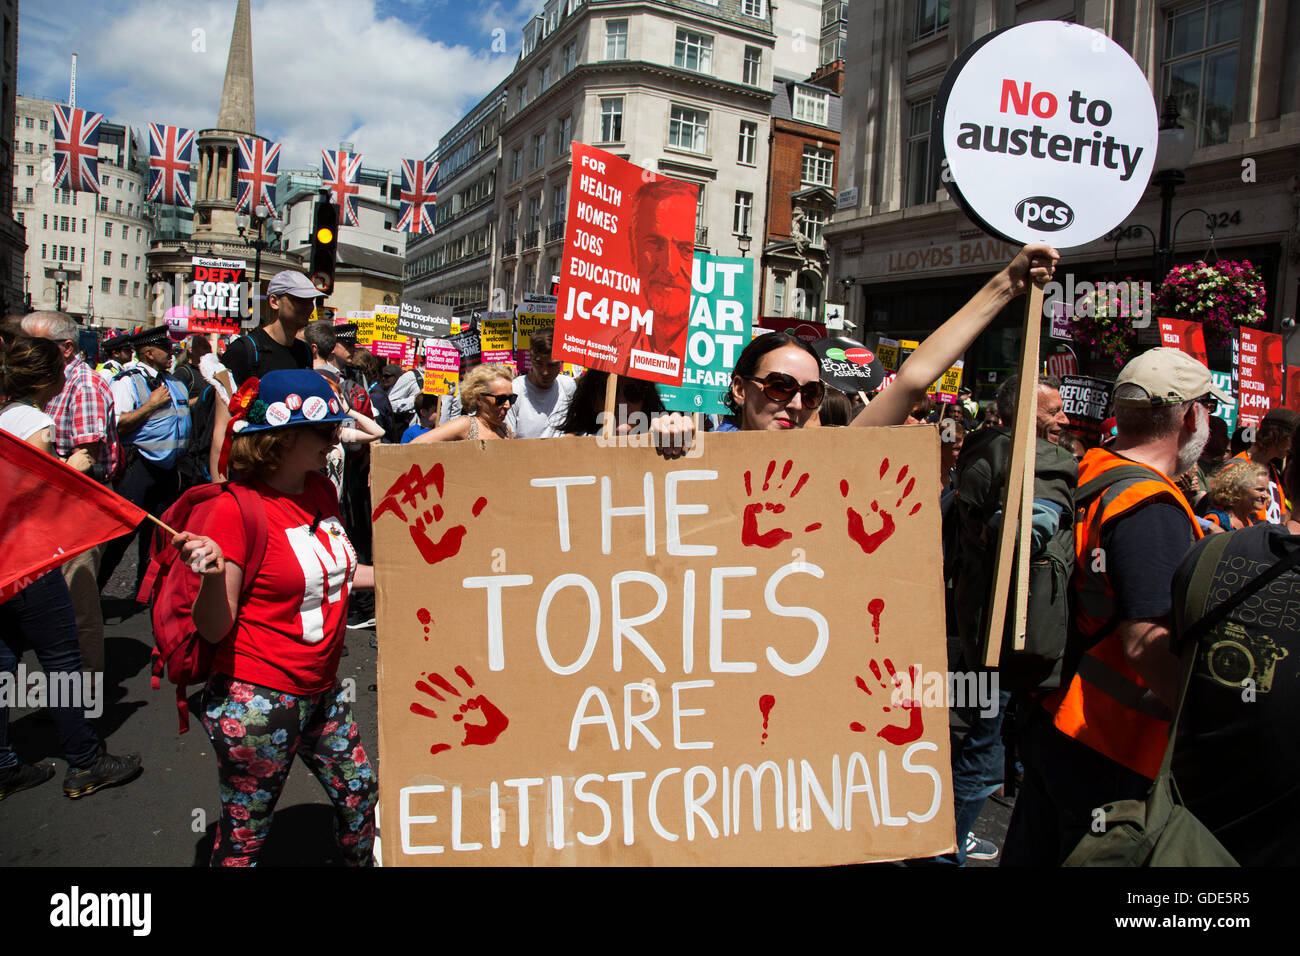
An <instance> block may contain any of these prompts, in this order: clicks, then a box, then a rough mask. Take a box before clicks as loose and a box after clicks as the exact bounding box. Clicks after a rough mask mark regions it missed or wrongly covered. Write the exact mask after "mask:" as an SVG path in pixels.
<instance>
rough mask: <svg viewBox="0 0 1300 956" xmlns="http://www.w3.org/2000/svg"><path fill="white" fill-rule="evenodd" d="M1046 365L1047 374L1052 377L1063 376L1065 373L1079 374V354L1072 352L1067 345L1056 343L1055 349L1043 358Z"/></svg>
mask: <svg viewBox="0 0 1300 956" xmlns="http://www.w3.org/2000/svg"><path fill="white" fill-rule="evenodd" d="M1044 364H1046V366H1047V374H1048V375H1051V376H1052V377H1054V378H1064V377H1065V376H1067V375H1078V374H1079V371H1080V370H1079V356H1077V355H1075V354H1074V349H1072V348H1070V347H1069V346H1068V345H1064V344H1061V345H1058V346H1057V347H1056V351H1055V352H1053V353H1052V354H1051V355H1049V356H1047V358H1046V359H1044Z"/></svg>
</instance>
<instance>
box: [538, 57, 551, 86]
mask: <svg viewBox="0 0 1300 956" xmlns="http://www.w3.org/2000/svg"><path fill="white" fill-rule="evenodd" d="M550 86H551V64H549V63H544V64H542V68H541V69H540V70H538V71H537V92H538V93H541V92H543V91H545V90H547V89H549V88H550Z"/></svg>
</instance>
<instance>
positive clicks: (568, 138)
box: [555, 116, 573, 156]
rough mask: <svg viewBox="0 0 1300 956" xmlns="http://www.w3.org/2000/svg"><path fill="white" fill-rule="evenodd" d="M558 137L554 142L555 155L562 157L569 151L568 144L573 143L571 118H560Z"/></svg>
mask: <svg viewBox="0 0 1300 956" xmlns="http://www.w3.org/2000/svg"><path fill="white" fill-rule="evenodd" d="M559 125H560V135H559V136H558V137H557V138H556V140H555V155H556V156H563V155H564V154H565V153H567V152H568V151H569V143H571V142H572V141H573V117H572V116H562V117H560V124H559Z"/></svg>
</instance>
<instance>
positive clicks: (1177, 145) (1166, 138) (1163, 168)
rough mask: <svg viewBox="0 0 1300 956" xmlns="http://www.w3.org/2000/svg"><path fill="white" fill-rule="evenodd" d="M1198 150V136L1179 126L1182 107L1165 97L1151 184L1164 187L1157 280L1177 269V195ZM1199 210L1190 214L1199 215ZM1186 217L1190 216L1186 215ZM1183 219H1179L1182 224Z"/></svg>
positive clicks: (1161, 204)
mask: <svg viewBox="0 0 1300 956" xmlns="http://www.w3.org/2000/svg"><path fill="white" fill-rule="evenodd" d="M1195 149H1196V134H1195V133H1194V132H1192V131H1191V130H1187V129H1184V128H1183V125H1182V124H1181V123H1179V122H1178V107H1177V105H1176V104H1175V102H1174V98H1173V97H1172V96H1166V97H1165V107H1164V112H1163V113H1162V114H1161V117H1160V132H1159V142H1158V144H1157V146H1156V163H1155V173H1154V174H1153V175H1152V177H1151V181H1152V182H1154V183H1157V184H1158V185H1159V186H1160V236H1159V238H1158V239H1157V240H1156V241H1157V250H1156V269H1157V279H1158V280H1160V281H1163V280H1164V277H1165V276H1166V275H1168V274H1169V270H1170V269H1172V268H1173V265H1174V243H1173V235H1174V232H1175V231H1176V229H1177V226H1176V225H1172V223H1171V220H1172V218H1173V211H1174V192H1175V191H1176V190H1177V188H1178V187H1179V186H1181V185H1182V184H1183V183H1185V182H1187V167H1188V166H1189V165H1191V162H1192V153H1193V152H1194V151H1195ZM1195 211H1197V210H1188V212H1195ZM1183 215H1186V213H1184V214H1183ZM1181 221H1182V217H1181V216H1180V217H1179V222H1181Z"/></svg>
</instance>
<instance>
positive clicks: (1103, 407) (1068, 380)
mask: <svg viewBox="0 0 1300 956" xmlns="http://www.w3.org/2000/svg"><path fill="white" fill-rule="evenodd" d="M1110 390H1111V383H1110V382H1107V381H1105V380H1104V379H1100V378H1088V377H1086V376H1083V375H1066V376H1064V377H1062V379H1061V409H1062V411H1064V412H1065V414H1066V417H1068V418H1069V419H1070V430H1071V431H1072V432H1074V433H1075V434H1077V435H1079V436H1081V437H1084V438H1087V439H1088V440H1089V441H1091V442H1097V441H1098V440H1099V437H1100V435H1101V423H1102V422H1104V421H1105V420H1106V419H1107V418H1109V417H1110Z"/></svg>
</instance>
